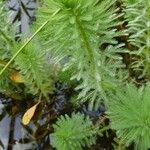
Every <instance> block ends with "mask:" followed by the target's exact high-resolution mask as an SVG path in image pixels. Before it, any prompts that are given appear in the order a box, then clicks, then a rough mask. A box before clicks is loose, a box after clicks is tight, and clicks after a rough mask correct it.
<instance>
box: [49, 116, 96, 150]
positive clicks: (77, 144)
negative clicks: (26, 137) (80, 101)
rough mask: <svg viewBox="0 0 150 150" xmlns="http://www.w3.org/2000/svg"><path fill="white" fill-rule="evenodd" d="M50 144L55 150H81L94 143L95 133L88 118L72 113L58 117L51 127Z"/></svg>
mask: <svg viewBox="0 0 150 150" xmlns="http://www.w3.org/2000/svg"><path fill="white" fill-rule="evenodd" d="M53 127H54V133H53V134H51V136H50V137H51V144H52V146H53V147H55V148H56V149H57V150H77V149H78V150H82V149H83V147H90V146H91V145H93V144H95V142H96V135H95V134H96V131H95V130H94V128H93V125H92V121H91V120H90V118H89V117H88V116H85V115H84V114H81V113H72V115H71V117H69V116H68V115H65V116H60V117H59V118H58V120H57V122H56V123H55V124H54V125H53Z"/></svg>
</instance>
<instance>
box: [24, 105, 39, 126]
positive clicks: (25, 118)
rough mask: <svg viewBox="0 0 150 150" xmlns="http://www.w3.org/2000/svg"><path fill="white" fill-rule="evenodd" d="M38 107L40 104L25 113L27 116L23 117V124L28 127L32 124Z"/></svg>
mask: <svg viewBox="0 0 150 150" xmlns="http://www.w3.org/2000/svg"><path fill="white" fill-rule="evenodd" d="M38 105H39V102H38V103H37V104H35V105H34V106H32V107H31V108H30V109H28V110H27V111H26V112H25V114H24V115H23V117H22V123H23V124H24V125H28V124H29V123H30V121H31V119H32V117H33V116H34V113H35V110H36V108H37V106H38Z"/></svg>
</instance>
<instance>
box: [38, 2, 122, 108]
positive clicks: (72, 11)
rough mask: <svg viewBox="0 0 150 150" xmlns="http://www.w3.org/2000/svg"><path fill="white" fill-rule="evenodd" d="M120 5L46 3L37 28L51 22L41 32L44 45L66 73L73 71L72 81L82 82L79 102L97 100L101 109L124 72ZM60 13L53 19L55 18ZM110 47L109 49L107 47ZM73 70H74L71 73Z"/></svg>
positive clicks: (111, 3) (41, 9) (102, 3)
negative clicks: (103, 100)
mask: <svg viewBox="0 0 150 150" xmlns="http://www.w3.org/2000/svg"><path fill="white" fill-rule="evenodd" d="M115 3H116V1H115V0H114V1H112V0H101V1H95V0H70V1H67V0H45V1H44V2H43V5H42V8H40V9H39V15H38V19H37V23H36V25H37V24H38V25H41V24H42V23H43V22H44V21H45V20H50V23H49V24H48V25H47V27H46V28H45V29H44V30H43V31H42V32H41V35H40V37H41V41H43V42H42V43H45V44H44V46H45V47H47V48H48V49H49V50H48V51H49V53H50V54H51V55H53V57H54V58H55V60H56V62H59V61H60V62H61V63H62V64H63V66H62V67H63V70H68V69H69V70H72V71H73V73H72V74H73V75H72V77H71V79H72V80H74V79H75V80H77V81H79V85H78V86H77V87H76V90H79V91H80V93H79V96H78V99H80V100H81V101H80V102H84V101H85V100H87V99H92V100H91V103H93V104H91V105H94V103H95V100H96V102H97V104H98V105H99V103H100V101H101V99H102V97H103V96H102V95H103V93H104V91H106V90H112V89H115V88H116V86H117V85H118V83H119V82H120V81H119V80H116V79H115V78H116V77H117V78H118V79H119V77H118V68H122V63H121V57H120V56H119V55H118V53H120V52H123V50H122V49H121V47H122V44H118V42H117V41H116V40H115V38H116V37H118V36H120V35H122V32H119V31H117V29H116V27H117V26H118V25H120V24H121V22H120V21H117V20H119V17H120V16H121V15H122V14H121V15H118V14H117V11H118V9H117V8H116V6H115ZM58 10H59V12H58V13H57V14H56V15H55V16H53V17H52V14H54V13H55V12H57V11H58ZM104 45H106V46H104ZM70 68H71V69H70Z"/></svg>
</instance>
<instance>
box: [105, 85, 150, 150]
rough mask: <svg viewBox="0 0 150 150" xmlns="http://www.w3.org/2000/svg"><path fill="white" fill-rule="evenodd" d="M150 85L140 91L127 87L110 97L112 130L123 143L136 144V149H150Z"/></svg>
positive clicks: (109, 113) (109, 107) (131, 86)
mask: <svg viewBox="0 0 150 150" xmlns="http://www.w3.org/2000/svg"><path fill="white" fill-rule="evenodd" d="M149 98H150V85H147V86H146V87H145V88H144V90H143V91H142V90H138V89H137V88H136V87H135V86H134V85H131V84H129V85H127V86H126V87H125V88H124V89H122V90H121V89H118V90H117V92H116V93H115V94H112V95H110V98H109V101H108V112H107V113H108V115H109V118H110V121H111V127H112V129H115V130H116V132H117V135H118V137H119V138H120V139H121V141H122V142H123V143H125V144H126V145H129V144H131V143H133V142H134V143H135V149H138V150H147V149H148V148H150V131H149V129H150V115H149V114H150V109H149V108H150V99H149Z"/></svg>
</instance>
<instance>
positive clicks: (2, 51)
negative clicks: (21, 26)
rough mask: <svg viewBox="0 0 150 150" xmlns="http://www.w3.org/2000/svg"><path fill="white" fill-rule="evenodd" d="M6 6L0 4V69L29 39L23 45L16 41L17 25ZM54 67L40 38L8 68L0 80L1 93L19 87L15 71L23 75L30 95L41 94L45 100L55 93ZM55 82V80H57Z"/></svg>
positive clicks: (22, 41)
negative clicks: (14, 75) (13, 79)
mask: <svg viewBox="0 0 150 150" xmlns="http://www.w3.org/2000/svg"><path fill="white" fill-rule="evenodd" d="M4 5H5V3H2V2H1V3H0V21H1V24H0V70H1V69H2V68H3V67H4V66H5V65H6V63H7V62H8V61H9V60H10V59H11V58H12V56H13V55H14V54H15V53H16V52H17V51H18V49H19V48H20V47H21V46H22V45H23V44H24V41H26V39H21V42H18V41H15V32H16V31H15V26H16V25H14V24H13V25H12V22H11V21H10V20H7V19H6V18H9V19H10V18H11V17H10V16H9V15H10V14H9V12H8V10H6V9H5V7H4ZM53 67H54V65H52V64H50V62H49V61H48V58H47V56H46V50H45V49H43V48H42V47H41V44H40V43H39V41H38V38H36V39H35V40H33V41H32V42H30V43H29V44H28V45H27V46H26V47H25V48H24V49H23V51H22V52H21V53H20V54H19V56H17V57H16V58H15V60H14V62H13V63H12V64H11V65H10V66H9V67H8V68H7V69H6V71H5V72H4V73H3V74H2V75H1V77H0V91H1V92H4V93H5V92H8V90H10V89H11V90H12V91H15V88H16V86H17V84H16V83H15V82H14V81H11V80H10V78H11V76H12V74H13V72H14V71H17V72H18V73H19V74H21V75H22V76H23V80H24V84H25V85H26V87H27V88H26V92H27V93H29V92H30V93H32V94H34V95H35V94H38V93H41V94H43V95H44V96H45V97H47V95H48V94H49V93H51V92H52V90H53V87H54V86H53V82H52V77H53V75H52V72H51V70H53ZM53 79H54V78H53Z"/></svg>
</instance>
